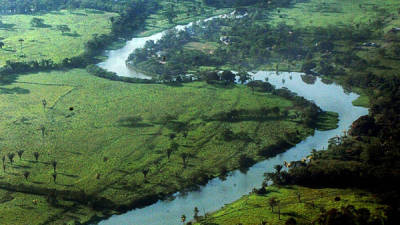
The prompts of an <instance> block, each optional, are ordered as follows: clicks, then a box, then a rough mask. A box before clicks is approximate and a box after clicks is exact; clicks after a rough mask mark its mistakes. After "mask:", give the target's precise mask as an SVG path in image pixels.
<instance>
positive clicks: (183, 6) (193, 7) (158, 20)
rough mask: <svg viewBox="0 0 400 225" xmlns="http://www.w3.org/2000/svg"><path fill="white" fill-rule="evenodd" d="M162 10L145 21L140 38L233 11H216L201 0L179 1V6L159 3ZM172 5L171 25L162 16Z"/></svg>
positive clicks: (170, 3)
mask: <svg viewBox="0 0 400 225" xmlns="http://www.w3.org/2000/svg"><path fill="white" fill-rule="evenodd" d="M160 4H161V5H162V9H160V10H159V11H158V12H157V13H154V14H152V15H150V16H149V17H148V18H147V19H146V21H145V24H146V25H145V29H144V30H143V31H142V32H140V33H139V34H138V36H140V37H146V36H150V35H152V34H154V33H158V32H161V31H163V30H166V29H169V28H172V27H174V26H176V25H178V24H180V25H184V24H188V23H190V22H193V21H197V20H201V19H205V18H209V17H212V16H215V15H221V14H225V13H228V12H232V11H233V9H216V8H213V7H209V6H206V5H204V4H203V2H202V1H201V0H194V1H181V2H180V3H179V4H176V3H172V2H169V1H162V2H160ZM170 5H172V6H173V8H174V11H175V13H176V18H174V19H173V23H169V21H168V19H167V17H166V16H165V15H164V14H165V11H166V9H167V8H168V7H169V6H170Z"/></svg>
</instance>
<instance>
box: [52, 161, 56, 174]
mask: <svg viewBox="0 0 400 225" xmlns="http://www.w3.org/2000/svg"><path fill="white" fill-rule="evenodd" d="M51 165H53V170H54V173H55V172H56V169H57V161H56V160H53V161H52V162H51Z"/></svg>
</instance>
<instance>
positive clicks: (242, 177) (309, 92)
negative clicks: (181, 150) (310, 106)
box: [100, 71, 368, 225]
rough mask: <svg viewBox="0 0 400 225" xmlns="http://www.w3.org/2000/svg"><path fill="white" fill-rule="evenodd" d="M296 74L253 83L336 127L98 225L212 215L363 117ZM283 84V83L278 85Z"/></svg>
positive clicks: (335, 92)
mask: <svg viewBox="0 0 400 225" xmlns="http://www.w3.org/2000/svg"><path fill="white" fill-rule="evenodd" d="M301 75H302V74H300V73H285V72H280V73H279V74H278V75H277V74H276V73H275V72H264V71H260V72H256V73H253V78H254V79H255V80H266V79H268V82H270V83H271V84H273V85H275V86H276V87H277V88H282V87H286V88H288V89H289V90H291V91H293V92H295V93H297V94H298V95H299V96H303V97H305V98H306V99H308V100H311V101H314V102H315V103H316V104H317V105H318V106H320V107H321V108H322V109H323V110H327V111H334V112H337V113H339V119H340V120H339V127H338V128H337V129H334V130H329V131H316V132H315V134H314V136H312V137H309V138H307V139H306V140H304V141H302V142H301V143H299V144H297V145H296V146H294V147H293V148H291V149H290V150H288V151H287V152H285V153H282V154H279V155H278V156H276V157H273V158H270V159H267V160H265V161H262V162H260V163H257V164H256V165H254V166H253V167H251V168H250V169H249V170H248V172H247V173H246V174H243V173H241V172H239V171H234V172H233V173H232V174H231V175H230V176H228V177H227V178H226V179H225V180H221V179H219V178H216V179H213V180H211V181H210V182H209V183H208V184H207V185H205V186H203V187H201V188H200V189H199V190H198V191H192V192H189V193H187V194H185V195H180V194H179V193H177V194H175V196H176V198H175V199H174V200H170V201H158V202H157V203H155V204H153V205H150V206H148V207H145V208H142V209H136V210H132V211H130V212H127V213H125V214H122V215H115V216H112V217H111V218H109V219H107V220H104V221H102V222H100V224H101V225H119V224H126V225H134V224H135V225H140V224H147V225H173V224H179V223H180V216H181V215H183V214H185V215H186V216H187V218H188V219H189V220H190V219H192V218H193V209H194V207H198V209H199V210H200V214H202V215H203V214H204V212H211V211H215V210H217V209H219V208H221V207H223V206H224V205H225V204H228V203H231V202H233V201H235V200H237V199H239V198H240V197H241V196H243V195H245V194H248V193H249V192H250V191H251V190H252V189H253V188H254V187H260V186H261V183H262V181H263V174H264V173H265V172H268V171H273V170H274V169H273V166H274V165H276V164H282V163H283V161H284V160H286V161H294V160H299V159H301V158H302V157H305V156H307V155H308V154H309V153H310V152H311V150H312V149H322V148H326V147H327V144H328V139H329V138H331V137H333V136H335V135H340V134H341V133H342V131H343V130H345V129H348V127H349V126H350V125H351V123H352V122H353V121H354V120H356V119H357V118H358V117H360V116H362V115H366V114H367V113H368V110H367V109H366V108H361V107H355V106H353V105H352V101H353V100H355V99H356V98H357V97H358V96H357V95H356V94H354V93H345V91H344V90H343V88H342V87H341V86H339V85H336V84H327V83H324V82H322V81H321V79H320V78H316V79H315V82H314V83H313V84H311V83H305V82H303V80H302V77H301ZM282 80H285V82H282Z"/></svg>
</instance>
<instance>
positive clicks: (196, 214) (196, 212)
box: [193, 207, 200, 220]
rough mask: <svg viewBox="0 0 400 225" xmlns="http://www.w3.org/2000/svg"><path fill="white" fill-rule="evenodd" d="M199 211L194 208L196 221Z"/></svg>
mask: <svg viewBox="0 0 400 225" xmlns="http://www.w3.org/2000/svg"><path fill="white" fill-rule="evenodd" d="M199 212H200V211H199V209H198V208H197V207H194V216H193V217H194V219H196V220H197V218H198V217H199Z"/></svg>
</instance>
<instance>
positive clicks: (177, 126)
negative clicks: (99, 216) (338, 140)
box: [0, 69, 313, 224]
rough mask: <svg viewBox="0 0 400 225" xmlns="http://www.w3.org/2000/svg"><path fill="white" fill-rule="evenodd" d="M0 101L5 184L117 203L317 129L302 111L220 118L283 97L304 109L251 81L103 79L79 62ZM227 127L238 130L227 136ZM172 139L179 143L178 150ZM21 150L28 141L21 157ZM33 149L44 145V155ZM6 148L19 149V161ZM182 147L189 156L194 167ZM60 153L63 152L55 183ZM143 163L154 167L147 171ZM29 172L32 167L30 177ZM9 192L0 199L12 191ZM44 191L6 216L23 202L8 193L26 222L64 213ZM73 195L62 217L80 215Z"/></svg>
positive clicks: (4, 93) (18, 85)
mask: <svg viewBox="0 0 400 225" xmlns="http://www.w3.org/2000/svg"><path fill="white" fill-rule="evenodd" d="M43 99H45V100H46V102H47V105H46V107H45V108H44V107H43V105H42V100H43ZM0 102H1V103H0V111H1V113H0V137H1V148H0V156H5V165H6V170H5V172H3V171H2V170H1V171H0V189H1V188H4V187H9V186H10V185H11V186H14V187H15V186H18V185H20V184H23V185H25V189H28V191H29V190H30V188H29V187H34V188H39V189H40V188H43V189H45V190H46V189H56V190H72V191H80V190H83V191H85V193H87V194H96V195H97V196H99V197H105V198H107V199H111V200H112V201H113V202H114V203H116V204H127V205H128V204H130V203H131V201H132V200H137V199H143V198H146V197H148V196H151V195H157V194H160V195H162V194H165V193H172V192H175V191H177V190H181V189H183V188H185V187H188V186H190V185H192V184H194V183H202V182H204V181H205V180H207V178H209V177H214V176H219V175H221V174H222V173H224V172H225V171H227V170H232V169H234V168H238V167H239V163H238V159H239V157H240V156H241V155H242V154H244V153H245V154H246V155H247V156H249V157H251V158H253V159H254V160H256V161H259V160H261V159H262V158H261V157H259V156H258V154H257V152H258V150H259V149H260V148H262V147H265V146H269V145H271V144H274V143H276V142H277V141H278V140H279V139H285V138H286V136H285V134H286V133H287V132H296V130H298V131H299V135H298V137H299V138H304V137H306V136H308V135H310V134H311V133H312V132H313V131H312V129H310V128H305V127H304V126H303V125H301V124H299V123H298V122H299V121H297V120H292V119H289V118H275V117H274V116H272V117H267V118H264V119H251V118H247V119H246V118H245V119H243V120H240V121H237V122H234V123H229V122H224V121H220V120H218V119H215V118H216V115H218V114H221V113H226V112H229V111H230V110H232V109H247V110H254V111H257V110H259V109H261V108H262V107H266V108H272V107H274V106H278V107H279V108H281V110H283V109H288V110H289V115H291V114H293V113H294V112H295V111H299V110H301V109H297V108H293V107H292V103H291V102H290V101H288V100H285V99H283V98H280V97H276V96H273V95H271V94H263V93H257V92H256V93H254V94H253V93H252V91H251V90H250V89H248V88H246V87H244V86H240V85H239V86H237V87H217V86H213V85H208V84H206V83H203V82H194V83H188V84H183V85H182V86H167V85H158V84H152V85H145V84H128V83H122V82H113V81H109V80H105V79H100V78H97V77H94V76H91V75H89V74H87V72H86V71H84V70H80V69H75V70H71V71H66V72H43V73H38V74H30V75H24V76H20V77H19V78H18V79H17V81H16V82H14V83H12V84H10V85H3V86H1V87H0ZM71 107H72V108H73V110H71V109H72V108H71ZM42 127H44V128H45V130H44V136H43V135H42V129H41V128H42ZM226 132H228V134H229V135H236V136H235V137H238V138H235V139H234V140H227V139H225V136H224V135H223V134H224V133H226ZM171 134H173V136H175V137H171ZM174 143H176V144H174ZM169 148H171V149H173V151H172V153H171V157H170V159H168V158H167V152H166V150H167V149H169ZM18 150H24V153H23V155H22V159H19V157H18V155H17V151H18ZM35 151H37V152H38V153H39V154H40V156H39V160H38V162H36V160H35V158H34V156H33V152H35ZM8 153H15V157H14V162H13V163H12V164H11V163H10V161H9V159H8V157H7V155H8ZM182 154H188V155H190V156H189V157H188V158H187V163H186V164H187V165H186V166H185V165H184V163H183V160H182V157H181V155H182ZM53 160H56V161H57V168H56V171H57V179H56V183H54V182H53V177H52V174H53V173H54V172H53V167H52V165H51V161H53ZM215 165H219V166H215ZM185 167H186V168H185ZM143 169H149V173H148V174H147V178H146V179H145V178H144V175H143V173H142V170H143ZM25 171H28V172H30V174H29V177H28V179H27V180H25V178H24V176H23V174H24V172H25ZM1 193H3V194H1V195H0V199H1V198H2V196H4V193H5V192H1ZM16 195H19V194H16ZM30 198H31V197H30ZM32 198H35V197H34V196H33V197H32ZM16 199H17V198H16ZM41 199H42V200H43V198H42V197H41ZM42 200H41V204H38V205H36V206H35V205H32V204H30V207H31V208H30V209H31V210H26V211H23V212H24V213H23V215H25V216H21V217H18V218H14V217H10V218H8V216H7V215H9V212H10V210H11V211H12V210H13V208H12V207H11V205H12V204H14V206H15V207H14V209H15V210H17V211H18V213H21V211H20V210H25V209H24V208H23V207H22V208H21V207H19V206H18V204H19V203H17V202H18V201H17V200H13V201H9V202H7V205H5V206H3V207H8V208H9V209H8V210H5V211H3V210H0V218H4V219H5V220H6V221H8V220H10V221H11V220H12V221H19V222H18V223H20V222H21V223H23V222H22V221H24V219H25V220H26V219H27V218H30V217H31V216H32V215H36V214H37V215H40V216H38V220H37V221H36V220H35V221H34V223H32V224H37V223H39V221H43V220H52V219H55V220H56V221H58V219H57V218H58V217H57V212H60V213H61V211H59V210H56V211H55V212H54V213H55V214H56V215H53V216H52V214H51V213H50V214H48V215H43V214H42V213H40V212H42V211H43V210H47V209H46V207H49V206H48V205H47V204H46V202H45V201H42ZM29 201H30V200H29ZM10 204H11V205H10ZM70 204H72V203H71V202H65V203H63V202H61V205H62V207H61V208H63V209H64V210H62V213H63V215H64V216H63V217H62V221H63V222H65V221H69V220H74V217H77V216H76V215H75V214H76V213H75V212H74V211H71V210H70V209H68V208H69V206H70ZM43 207H44V208H43ZM65 211H67V212H65ZM82 211H84V212H85V213H83V214H84V215H82V216H78V217H79V218H83V220H84V218H87V217H88V215H89V216H90V215H92V214H93V212H90V213H89V212H87V208H84V207H83V208H82ZM78 212H79V211H78ZM74 213H75V214H74ZM70 214H71V216H70ZM78 214H79V213H78ZM73 215H75V216H73ZM58 216H59V215H58ZM35 218H36V217H35ZM60 223H61V222H60ZM51 224H56V222H53V223H51Z"/></svg>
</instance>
